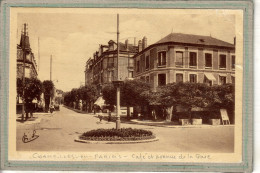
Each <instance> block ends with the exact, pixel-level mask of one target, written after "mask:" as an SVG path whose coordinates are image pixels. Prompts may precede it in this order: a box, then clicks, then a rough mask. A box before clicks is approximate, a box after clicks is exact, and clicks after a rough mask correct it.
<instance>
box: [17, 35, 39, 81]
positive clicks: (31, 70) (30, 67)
mask: <svg viewBox="0 0 260 173" xmlns="http://www.w3.org/2000/svg"><path fill="white" fill-rule="evenodd" d="M24 56H25V77H27V78H32V77H33V78H36V77H37V76H38V73H37V64H36V60H35V57H34V54H33V53H32V50H31V47H30V42H29V36H28V33H26V32H24V33H22V34H21V40H20V44H18V45H17V73H16V74H17V78H22V77H23V58H24Z"/></svg>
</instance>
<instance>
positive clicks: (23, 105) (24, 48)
mask: <svg viewBox="0 0 260 173" xmlns="http://www.w3.org/2000/svg"><path fill="white" fill-rule="evenodd" d="M22 34H23V36H22V42H21V43H22V50H23V84H22V85H23V99H22V100H23V104H22V121H24V107H25V102H24V88H25V59H26V44H25V42H26V23H25V24H24V33H22Z"/></svg>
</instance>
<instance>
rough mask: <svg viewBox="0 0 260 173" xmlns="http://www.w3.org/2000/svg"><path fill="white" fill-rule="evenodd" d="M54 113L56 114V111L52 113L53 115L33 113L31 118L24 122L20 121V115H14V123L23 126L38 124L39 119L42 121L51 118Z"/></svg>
mask: <svg viewBox="0 0 260 173" xmlns="http://www.w3.org/2000/svg"><path fill="white" fill-rule="evenodd" d="M55 113H56V111H54V112H53V113H46V112H35V113H33V117H30V118H28V119H27V120H25V121H21V118H22V114H16V123H17V124H25V125H30V124H36V123H40V122H41V119H43V118H45V117H52V116H53V115H54V114H55ZM29 116H30V115H29Z"/></svg>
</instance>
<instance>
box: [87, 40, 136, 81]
mask: <svg viewBox="0 0 260 173" xmlns="http://www.w3.org/2000/svg"><path fill="white" fill-rule="evenodd" d="M137 52H138V46H135V45H133V44H129V43H128V40H126V41H125V43H119V61H118V67H117V60H118V58H117V44H116V43H115V42H114V41H113V40H110V41H109V42H108V45H100V46H99V50H98V51H96V52H95V53H94V54H93V58H90V59H88V61H87V62H86V68H85V84H86V85H87V84H95V85H98V86H102V85H103V84H106V83H109V82H112V81H113V80H117V79H120V80H125V79H129V78H133V73H134V59H133V56H134V55H135V54H136V53H137ZM118 72H119V73H118ZM117 74H118V75H119V76H118V77H117Z"/></svg>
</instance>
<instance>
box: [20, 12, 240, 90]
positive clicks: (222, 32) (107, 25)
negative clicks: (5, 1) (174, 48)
mask: <svg viewBox="0 0 260 173" xmlns="http://www.w3.org/2000/svg"><path fill="white" fill-rule="evenodd" d="M198 11H199V12H198ZM117 13H118V14H119V16H120V17H119V18H120V19H119V23H120V24H119V25H120V26H119V29H120V40H119V41H121V42H124V41H125V40H126V39H128V40H129V43H134V37H135V38H136V43H137V42H138V40H141V39H142V38H143V37H144V36H146V37H147V43H148V45H150V44H153V43H155V42H157V41H158V40H160V39H161V38H163V37H165V36H166V35H168V34H170V33H172V32H173V33H184V34H196V35H206V36H209V35H211V36H212V37H215V38H217V39H221V40H223V41H226V42H229V43H233V39H234V37H235V15H232V14H227V13H225V11H223V10H222V11H221V10H212V12H210V13H209V12H208V11H206V12H203V11H202V10H197V11H194V10H191V11H190V12H189V11H188V10H186V11H185V13H183V12H180V11H178V10H149V9H147V10H145V9H119V10H115V9H89V8H86V9H81V10H74V9H62V11H61V9H59V10H57V9H56V10H55V9H51V10H50V9H49V11H46V10H37V11H35V10H32V11H28V12H22V13H19V14H18V16H17V26H18V28H17V37H16V39H17V44H19V41H20V36H21V30H22V28H23V23H27V24H28V34H29V37H30V45H31V48H32V52H33V53H34V55H35V58H36V62H37V64H38V65H39V64H40V67H39V75H38V77H39V79H40V80H41V81H43V80H49V79H50V56H51V55H52V62H53V64H52V67H53V70H52V80H53V82H54V84H55V86H56V88H58V89H61V90H63V91H70V90H71V89H72V88H78V87H79V86H80V85H81V84H84V83H85V74H84V70H85V64H86V61H87V60H88V59H89V58H90V57H93V53H94V52H95V51H97V50H98V48H99V45H100V44H107V43H108V41H109V40H115V41H116V26H117V25H116V22H117V18H116V17H117ZM38 40H39V42H38ZM38 43H39V44H38ZM38 52H39V53H38ZM38 54H40V61H39V58H38V57H39V56H38Z"/></svg>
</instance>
